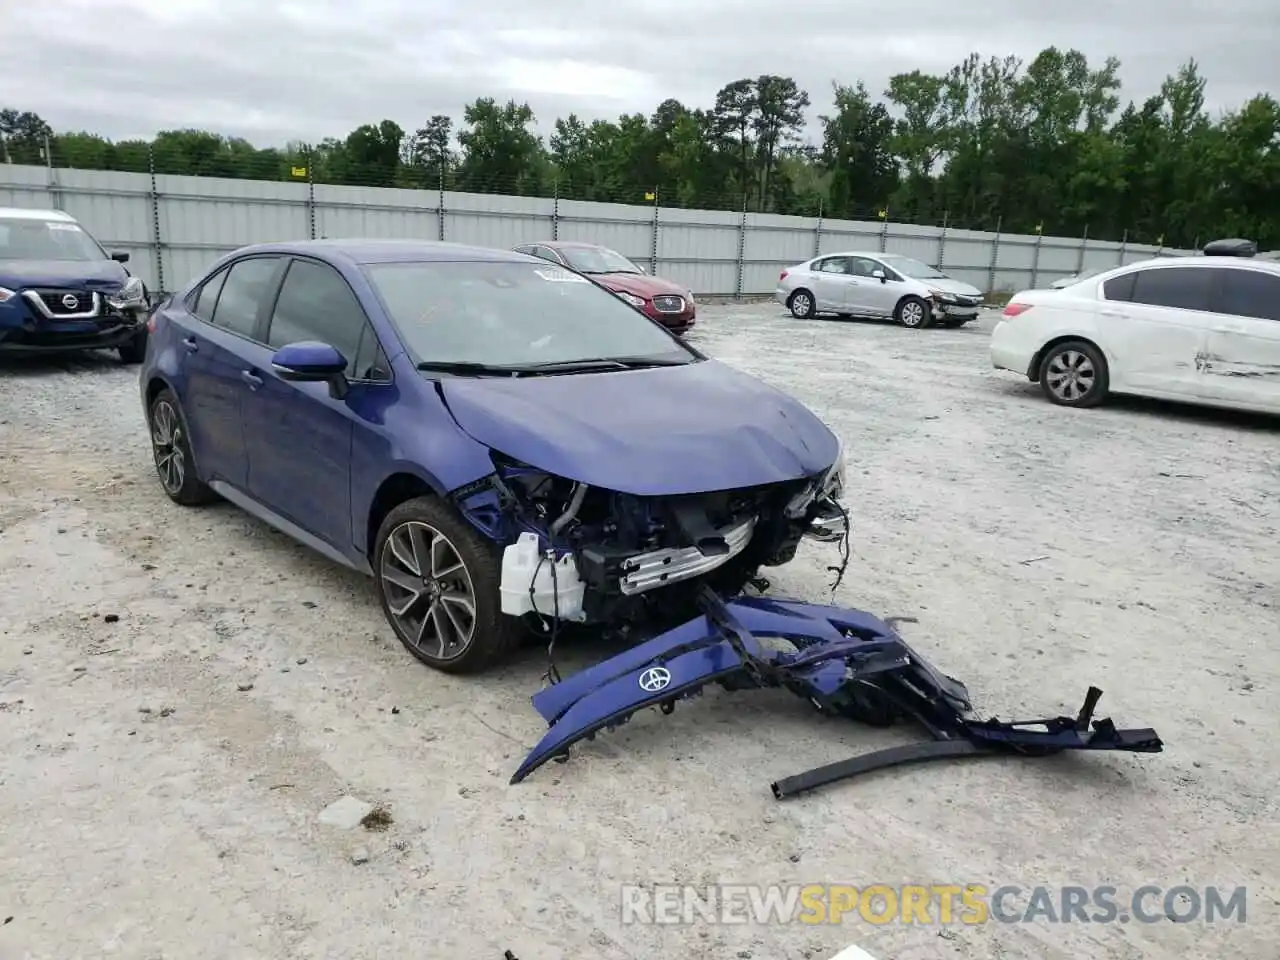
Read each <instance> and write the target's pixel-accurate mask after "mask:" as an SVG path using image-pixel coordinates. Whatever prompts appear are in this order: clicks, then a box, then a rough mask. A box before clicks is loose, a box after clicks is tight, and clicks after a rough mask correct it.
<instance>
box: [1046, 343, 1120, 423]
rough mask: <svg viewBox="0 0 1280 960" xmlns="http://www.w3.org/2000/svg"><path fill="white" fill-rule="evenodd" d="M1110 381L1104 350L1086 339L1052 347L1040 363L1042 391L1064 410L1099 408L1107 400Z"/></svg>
mask: <svg viewBox="0 0 1280 960" xmlns="http://www.w3.org/2000/svg"><path fill="white" fill-rule="evenodd" d="M1109 382H1110V375H1109V374H1108V371H1107V361H1106V358H1105V357H1103V355H1102V351H1101V350H1099V349H1098V348H1097V347H1095V346H1094V345H1093V344H1092V343H1088V342H1087V341H1084V340H1068V341H1067V342H1065V343H1059V344H1057V345H1055V346H1053V347H1050V348H1049V349H1048V350H1047V351H1045V355H1044V357H1043V358H1042V359H1041V360H1040V389H1041V390H1043V391H1044V395H1045V396H1046V397H1048V398H1049V400H1050V402H1052V403H1056V404H1058V405H1059V406H1062V407H1096V406H1097V405H1098V404H1100V403H1102V401H1103V400H1105V399H1106V396H1107V390H1108V389H1109Z"/></svg>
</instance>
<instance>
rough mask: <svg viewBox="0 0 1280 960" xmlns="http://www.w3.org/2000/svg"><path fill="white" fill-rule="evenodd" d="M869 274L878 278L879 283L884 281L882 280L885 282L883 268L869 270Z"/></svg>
mask: <svg viewBox="0 0 1280 960" xmlns="http://www.w3.org/2000/svg"><path fill="white" fill-rule="evenodd" d="M871 275H872V276H873V277H875V278H876V279H877V280H879V281H880V282H881V283H884V282H885V277H884V271H883V270H872V271H871Z"/></svg>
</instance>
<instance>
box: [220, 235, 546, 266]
mask: <svg viewBox="0 0 1280 960" xmlns="http://www.w3.org/2000/svg"><path fill="white" fill-rule="evenodd" d="M247 253H277V254H283V255H286V256H287V255H291V254H292V255H296V256H313V257H321V258H329V259H332V258H334V257H337V258H340V259H345V260H348V261H350V262H352V263H360V264H368V263H423V262H428V263H458V262H465V261H469V262H473V263H539V262H541V261H539V260H537V258H535V257H530V256H528V255H527V254H523V253H515V252H514V251H511V250H499V249H496V248H494V247H480V246H473V245H471V244H465V243H448V242H445V241H443V240H372V239H363V238H351V239H343V238H329V237H325V238H323V239H320V240H295V241H285V242H280V243H256V244H253V245H251V246H247V247H241V248H240V249H239V250H237V251H236V255H238V256H239V255H244V254H247Z"/></svg>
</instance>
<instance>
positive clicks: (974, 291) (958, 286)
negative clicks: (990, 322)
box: [921, 277, 982, 297]
mask: <svg viewBox="0 0 1280 960" xmlns="http://www.w3.org/2000/svg"><path fill="white" fill-rule="evenodd" d="M921 282H922V283H924V284H926V285H927V286H930V287H933V288H934V289H935V290H942V291H943V292H944V293H958V294H959V295H960V296H962V297H980V296H982V291H981V290H979V289H978V288H977V287H975V286H974V285H973V284H971V283H965V282H964V281H963V280H955V279H953V278H951V277H937V278H935V279H932V280H922V281H921Z"/></svg>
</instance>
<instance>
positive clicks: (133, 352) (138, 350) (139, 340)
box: [116, 327, 147, 364]
mask: <svg viewBox="0 0 1280 960" xmlns="http://www.w3.org/2000/svg"><path fill="white" fill-rule="evenodd" d="M116 352H117V353H118V354H119V355H120V362H121V363H129V364H133V363H141V362H142V361H143V360H145V359H146V358H147V328H146V327H142V328H140V329H139V330H138V332H137V333H135V334H134V335H133V337H132V338H130V339H129V340H127V341H126V342H124V343H122V344H120V346H118V347H116Z"/></svg>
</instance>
